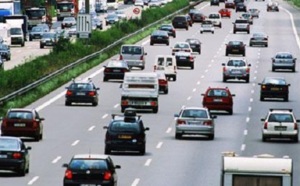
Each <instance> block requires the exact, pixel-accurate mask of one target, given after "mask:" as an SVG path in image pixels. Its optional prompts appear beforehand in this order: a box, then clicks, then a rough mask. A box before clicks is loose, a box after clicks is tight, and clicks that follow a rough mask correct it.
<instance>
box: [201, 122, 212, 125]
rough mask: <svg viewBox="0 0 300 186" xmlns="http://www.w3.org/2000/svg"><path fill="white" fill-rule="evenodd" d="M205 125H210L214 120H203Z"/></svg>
mask: <svg viewBox="0 0 300 186" xmlns="http://www.w3.org/2000/svg"><path fill="white" fill-rule="evenodd" d="M203 125H207V126H210V125H212V121H204V122H203Z"/></svg>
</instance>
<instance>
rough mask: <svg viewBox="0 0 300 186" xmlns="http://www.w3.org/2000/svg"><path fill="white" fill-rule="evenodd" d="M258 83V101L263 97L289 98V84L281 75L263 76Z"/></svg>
mask: <svg viewBox="0 0 300 186" xmlns="http://www.w3.org/2000/svg"><path fill="white" fill-rule="evenodd" d="M258 85H260V101H264V100H265V98H281V99H283V100H284V101H288V100H289V86H290V84H287V82H286V80H285V78H283V77H265V78H264V80H263V81H262V83H259V84H258Z"/></svg>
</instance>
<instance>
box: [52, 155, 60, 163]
mask: <svg viewBox="0 0 300 186" xmlns="http://www.w3.org/2000/svg"><path fill="white" fill-rule="evenodd" d="M60 159H61V156H57V157H56V158H55V159H54V160H53V161H52V163H57V162H58V161H59V160H60Z"/></svg>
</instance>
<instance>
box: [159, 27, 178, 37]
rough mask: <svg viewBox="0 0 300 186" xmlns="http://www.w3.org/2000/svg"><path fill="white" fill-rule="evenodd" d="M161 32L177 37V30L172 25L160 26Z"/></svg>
mask: <svg viewBox="0 0 300 186" xmlns="http://www.w3.org/2000/svg"><path fill="white" fill-rule="evenodd" d="M159 30H163V31H167V32H168V35H169V36H173V37H174V38H175V37H176V30H175V28H174V27H173V25H171V24H162V25H160V27H159Z"/></svg>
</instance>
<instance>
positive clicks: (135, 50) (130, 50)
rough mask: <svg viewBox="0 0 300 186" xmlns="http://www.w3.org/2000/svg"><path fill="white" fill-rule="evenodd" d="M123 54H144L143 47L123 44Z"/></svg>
mask: <svg viewBox="0 0 300 186" xmlns="http://www.w3.org/2000/svg"><path fill="white" fill-rule="evenodd" d="M122 54H142V48H141V47H140V46H123V47H122Z"/></svg>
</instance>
